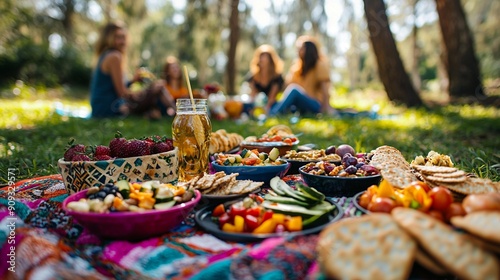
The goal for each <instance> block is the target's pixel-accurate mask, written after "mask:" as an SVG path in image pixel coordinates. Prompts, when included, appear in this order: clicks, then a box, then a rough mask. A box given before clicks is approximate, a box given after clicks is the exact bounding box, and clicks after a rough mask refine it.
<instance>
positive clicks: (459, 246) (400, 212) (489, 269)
mask: <svg viewBox="0 0 500 280" xmlns="http://www.w3.org/2000/svg"><path fill="white" fill-rule="evenodd" d="M391 215H392V216H393V217H394V219H395V220H396V221H397V223H398V224H399V225H400V226H401V227H402V228H404V229H405V230H406V231H407V232H408V233H410V234H411V235H412V236H413V237H414V238H415V239H416V241H417V242H418V244H419V245H420V246H421V247H422V248H423V249H425V251H426V252H428V253H429V255H431V256H432V257H433V258H434V259H436V260H437V261H438V262H439V263H441V264H442V265H443V266H444V267H445V268H446V269H447V270H448V271H451V272H452V273H453V274H455V275H457V276H458V277H459V278H463V279H492V280H493V279H497V277H498V275H499V268H498V263H497V260H496V258H495V256H494V255H493V254H491V253H489V252H488V251H485V250H484V249H482V248H480V247H478V246H477V245H475V244H474V243H472V242H471V241H469V240H468V239H467V238H465V237H463V235H461V234H460V233H458V232H456V231H454V230H453V229H452V228H451V227H450V226H448V225H446V224H444V223H442V222H441V221H438V220H436V219H434V218H432V217H431V216H429V215H427V214H425V213H422V212H420V211H418V210H414V209H411V208H403V207H397V208H395V209H394V210H392V212H391Z"/></svg>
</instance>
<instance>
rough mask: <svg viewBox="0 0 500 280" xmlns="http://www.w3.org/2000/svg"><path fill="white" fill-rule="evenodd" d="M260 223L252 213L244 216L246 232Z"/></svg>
mask: <svg viewBox="0 0 500 280" xmlns="http://www.w3.org/2000/svg"><path fill="white" fill-rule="evenodd" d="M259 225H260V223H259V219H258V218H257V217H255V216H252V215H246V216H245V229H246V231H248V232H252V231H253V230H254V229H256V228H257V227H258V226H259Z"/></svg>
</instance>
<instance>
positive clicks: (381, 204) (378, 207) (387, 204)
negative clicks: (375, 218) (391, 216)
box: [368, 197, 397, 213]
mask: <svg viewBox="0 0 500 280" xmlns="http://www.w3.org/2000/svg"><path fill="white" fill-rule="evenodd" d="M396 206H397V205H396V202H395V201H394V200H392V199H390V198H387V197H377V198H375V200H373V201H371V202H370V204H368V211H371V212H383V213H391V211H392V209H394V208H395V207H396Z"/></svg>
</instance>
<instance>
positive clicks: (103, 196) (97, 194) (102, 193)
mask: <svg viewBox="0 0 500 280" xmlns="http://www.w3.org/2000/svg"><path fill="white" fill-rule="evenodd" d="M106 195H107V193H106V192H105V191H98V192H97V193H96V198H100V199H104V198H105V197H106Z"/></svg>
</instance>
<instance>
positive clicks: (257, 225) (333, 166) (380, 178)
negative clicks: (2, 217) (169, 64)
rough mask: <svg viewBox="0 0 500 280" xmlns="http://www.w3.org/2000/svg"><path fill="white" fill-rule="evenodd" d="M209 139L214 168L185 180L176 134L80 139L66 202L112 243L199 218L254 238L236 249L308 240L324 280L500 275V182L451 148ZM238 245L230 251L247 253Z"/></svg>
mask: <svg viewBox="0 0 500 280" xmlns="http://www.w3.org/2000/svg"><path fill="white" fill-rule="evenodd" d="M210 135H211V138H210V149H209V150H210V159H207V160H209V161H210V168H209V169H208V170H206V171H204V172H201V173H200V174H198V175H197V176H195V177H194V178H190V179H188V180H183V181H179V180H178V178H177V169H178V166H179V164H178V162H179V161H182V160H183V159H182V156H181V155H179V154H178V149H177V148H176V147H174V145H173V143H174V142H173V141H172V139H171V138H168V137H165V136H156V135H154V136H148V137H143V138H141V139H126V138H124V137H123V136H121V135H120V134H117V135H116V137H115V138H112V139H111V140H110V142H109V145H104V144H103V145H97V146H85V145H84V144H81V143H74V142H73V141H72V142H70V143H69V146H68V148H67V150H66V151H65V153H64V155H62V158H61V159H60V160H59V162H58V166H59V169H60V172H61V175H62V182H63V184H62V185H63V186H64V192H66V196H67V197H65V199H64V201H63V202H62V209H63V210H64V211H66V213H67V214H68V215H70V216H71V217H72V218H73V219H74V223H76V224H80V225H81V226H83V228H84V229H85V230H88V231H89V232H90V233H92V234H95V235H96V236H98V237H99V238H103V239H104V240H128V241H130V242H139V241H141V240H148V238H154V237H159V236H167V235H168V236H170V234H171V233H175V232H177V234H179V232H181V231H182V230H186V227H188V225H189V228H192V229H194V230H196V231H198V233H193V234H194V235H193V236H205V235H209V236H212V237H213V238H217V239H218V240H219V241H217V242H215V241H213V240H212V241H210V242H215V243H214V244H219V245H221V244H244V245H236V247H231V246H233V245H231V246H230V245H227V246H229V247H228V248H238V246H256V247H255V248H259V247H258V246H259V244H261V243H262V246H263V244H267V242H271V241H270V240H276V238H284V239H283V240H286V241H283V242H291V243H285V244H290V245H291V246H293V244H294V242H299V241H297V240H302V239H300V238H306V240H310V242H311V244H314V245H311V246H312V247H311V248H313V251H312V253H311V252H310V254H311V255H310V256H309V259H311V262H314V263H316V264H317V266H316V276H318V275H321V277H326V278H332V279H408V278H419V279H420V276H421V275H425V276H424V278H426V277H427V279H428V278H430V279H435V278H437V279H441V278H443V279H447V277H451V278H454V277H458V278H459V279H462V278H463V279H500V278H499V277H500V266H499V264H500V183H499V182H494V181H491V180H489V179H484V178H480V177H478V176H477V175H476V174H470V173H466V172H465V171H463V170H460V169H459V167H457V166H455V164H454V163H453V162H452V157H450V156H449V155H444V154H440V153H438V152H436V151H430V152H429V153H428V154H427V155H421V156H417V157H415V159H414V160H412V161H410V162H408V161H407V160H406V159H405V157H404V156H403V154H402V153H401V152H400V151H399V150H398V149H397V148H396V147H392V146H387V145H382V146H379V147H373V149H372V150H369V151H365V152H359V151H358V152H357V151H355V149H354V148H353V147H352V146H351V145H349V144H346V143H340V144H339V145H338V146H330V147H324V148H320V149H311V150H307V151H299V150H297V149H296V146H297V144H298V143H299V137H298V136H297V135H296V134H294V133H293V132H292V130H291V129H290V128H289V127H288V126H285V125H276V126H274V127H271V128H270V129H269V130H268V131H267V132H266V133H265V134H263V135H251V136H247V137H244V136H242V135H240V134H237V133H232V132H228V131H226V130H224V129H220V130H217V131H215V132H212V133H211V134H210ZM283 148H285V149H283ZM294 163H295V164H296V165H293V164H294ZM290 170H293V171H292V173H287V172H290ZM190 219H194V221H193V222H192V223H191V224H190V223H189V220H190ZM194 230H193V232H194ZM169 238H170V237H169ZM172 240H177V239H172ZM176 242H179V241H178V240H177V241H176ZM220 242H225V243H220ZM226 242H227V243H226ZM300 242H303V241H300ZM176 246H177V245H176ZM182 246H187V247H189V246H188V245H182ZM182 246H181V247H182ZM197 246H201V245H197ZM221 246H222V245H221ZM187 247H184V248H187ZM201 247H203V246H201ZM201 247H199V248H198V247H195V248H194V247H193V250H195V249H196V250H202V249H201ZM183 250H184V249H183ZM196 250H195V251H196ZM231 250H233V251H231V252H232V253H231V254H229V253H228V255H226V256H224V257H222V256H220V258H231V256H233V257H234V256H235V255H234V254H235V252H241V250H240V249H238V250H236V249H231ZM263 250H264V249H263ZM198 252H200V251H198ZM190 254H193V253H190ZM255 254H256V253H255ZM194 255H196V254H194ZM188 256H191V255H189V254H188ZM184 257H186V256H184ZM186 258H187V257H186ZM257 260H258V258H256V259H254V261H257ZM192 261H193V262H195V261H194V260H192ZM201 267H205V268H206V267H209V265H208V264H207V263H205V264H204V266H201ZM157 273H159V272H157ZM183 273H186V274H185V275H190V274H189V273H195V272H194V271H191V272H186V271H184V272H183ZM155 275H157V276H158V275H162V274H155ZM177 276H179V274H178V275H177ZM191 276H192V275H191ZM179 279H180V278H179Z"/></svg>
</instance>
